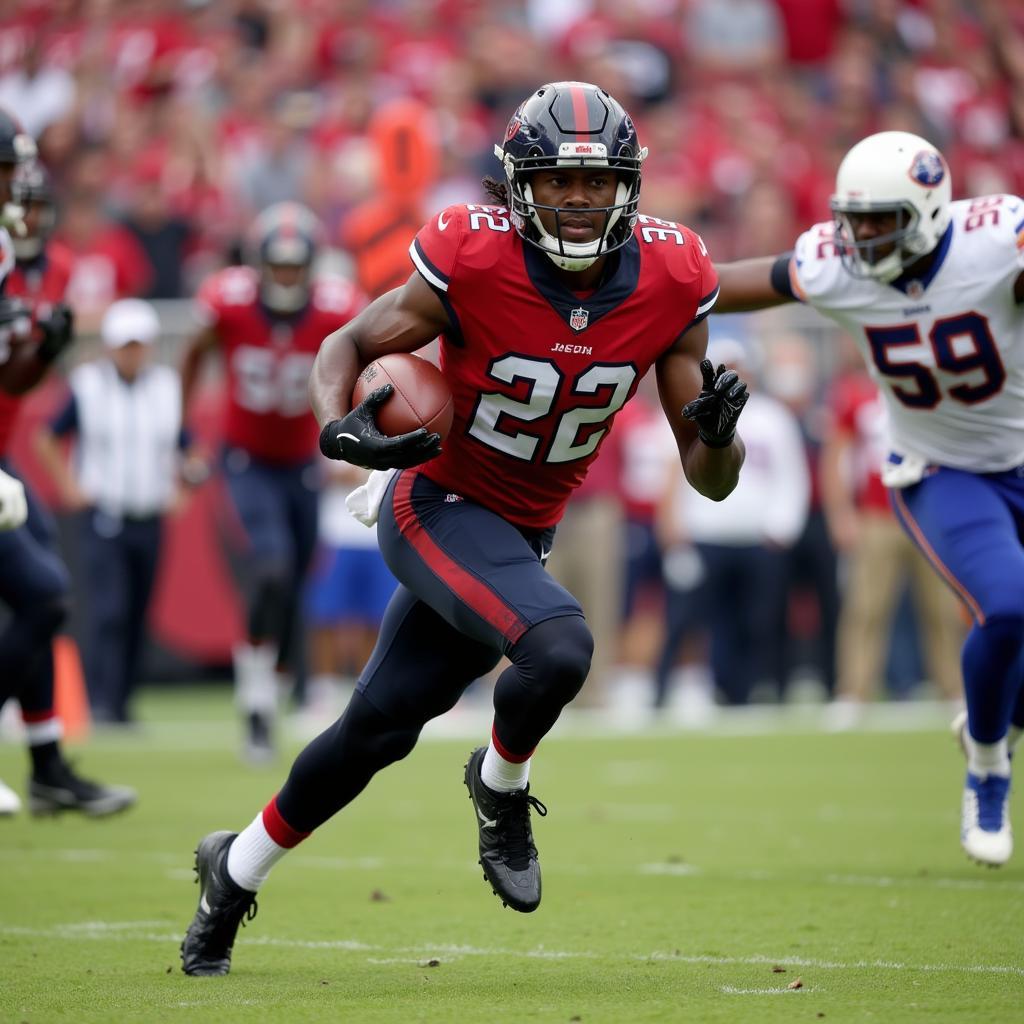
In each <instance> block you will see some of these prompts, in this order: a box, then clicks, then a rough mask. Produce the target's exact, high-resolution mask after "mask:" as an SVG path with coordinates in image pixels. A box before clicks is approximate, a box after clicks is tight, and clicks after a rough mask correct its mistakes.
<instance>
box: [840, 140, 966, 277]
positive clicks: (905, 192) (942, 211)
mask: <svg viewBox="0 0 1024 1024" xmlns="http://www.w3.org/2000/svg"><path fill="white" fill-rule="evenodd" d="M951 199H952V185H951V183H950V176H949V167H948V166H947V165H946V161H945V160H944V159H943V156H942V154H941V153H940V152H939V151H938V150H937V149H936V148H935V147H934V146H933V145H932V144H931V143H930V142H928V141H927V140H926V139H922V138H921V137H920V136H919V135H912V134H911V133H910V132H879V133H878V134H877V135H869V136H868V137H867V138H866V139H861V141H860V142H858V143H857V145H856V146H854V147H853V149H851V150H850V151H849V152H848V153H847V154H846V156H845V157H843V162H842V163H841V164H840V165H839V171H838V173H837V174H836V191H835V195H833V196H832V203H831V206H832V212H833V214H834V215H835V218H836V241H837V243H838V248H839V252H840V256H841V258H842V260H843V265H844V266H845V267H846V269H847V270H848V271H849V272H850V273H851V274H853V276H854V277H869V278H873V279H874V280H876V281H883V282H889V281H893V280H895V279H896V278H897V277H899V275H900V274H901V273H902V272H903V270H904V269H905V268H906V267H907V266H909V265H910V264H911V263H913V262H914V261H915V260H917V259H920V258H921V257H922V256H924V255H925V254H926V253H929V252H931V251H932V250H933V249H934V248H935V247H936V246H937V245H938V244H939V240H940V239H941V238H942V236H943V234H944V233H945V231H946V228H947V227H948V226H949V217H950V210H949V203H950V200H951ZM858 213H895V214H897V215H898V220H897V227H896V230H895V231H893V232H891V233H889V234H887V235H884V236H880V237H877V238H872V239H866V240H864V241H860V242H858V241H857V239H856V236H855V233H854V230H853V225H852V223H851V222H850V219H849V217H848V215H849V214H858ZM889 245H892V247H893V250H892V252H890V253H887V254H886V255H885V256H882V257H881V258H876V257H875V255H874V254H875V252H876V251H877V250H878V248H879V247H885V246H889Z"/></svg>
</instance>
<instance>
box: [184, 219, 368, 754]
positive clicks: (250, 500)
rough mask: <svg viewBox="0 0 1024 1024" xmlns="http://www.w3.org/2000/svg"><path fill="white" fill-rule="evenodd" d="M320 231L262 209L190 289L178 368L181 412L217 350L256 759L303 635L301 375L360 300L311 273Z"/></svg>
mask: <svg viewBox="0 0 1024 1024" xmlns="http://www.w3.org/2000/svg"><path fill="white" fill-rule="evenodd" d="M319 238H320V225H319V223H318V222H317V219H316V217H315V216H314V215H313V213H312V212H311V211H310V210H308V209H306V208H305V207H304V206H300V205H299V204H298V203H277V204H275V205H274V206H269V207H267V209H265V210H264V211H263V212H262V213H261V214H260V215H259V216H258V217H257V218H256V221H255V223H254V224H253V227H252V231H251V238H250V242H251V248H252V257H253V258H252V263H253V266H247V267H228V268H226V269H225V270H221V271H218V272H217V273H216V274H214V275H213V276H212V277H210V278H209V279H208V280H207V281H206V282H205V283H204V284H203V286H202V287H201V288H200V291H199V295H198V299H197V303H198V308H199V313H200V317H201V318H202V320H203V327H202V328H201V330H200V331H199V332H198V334H197V335H196V336H195V337H194V338H193V340H192V341H191V343H190V344H189V346H188V348H187V350H186V353H185V357H184V363H183V366H182V374H181V376H182V403H183V408H184V410H185V412H186V413H187V410H188V406H189V402H190V399H191V397H192V395H193V392H194V391H195V386H196V382H197V380H198V377H199V371H200V368H201V366H202V363H203V360H204V359H205V357H206V356H207V355H208V354H209V353H211V352H213V351H214V350H215V349H217V348H220V349H221V350H222V351H223V353H224V362H225V370H226V374H227V416H226V419H225V422H224V437H223V439H224V446H225V447H224V453H223V469H224V475H225V478H226V480H227V486H228V491H229V492H230V495H231V499H232V502H233V503H234V506H235V508H236V510H237V513H238V517H239V520H240V521H241V523H242V526H243V528H244V529H245V532H246V535H247V539H248V544H249V551H248V553H247V558H246V565H245V570H246V571H245V588H246V591H247V593H246V638H245V641H244V642H243V643H240V644H238V645H237V646H236V648H235V650H234V652H233V657H234V665H235V696H236V701H237V704H238V708H239V710H240V712H241V713H242V715H243V716H244V718H245V723H246V729H247V740H246V745H245V752H246V755H247V756H248V757H249V758H250V759H251V760H254V761H259V760H265V759H267V758H268V757H270V756H271V755H272V754H273V744H272V728H273V722H274V718H275V713H276V706H277V689H278V685H277V673H278V669H279V668H281V667H283V666H284V665H285V664H287V663H288V662H289V661H290V660H293V659H292V658H290V655H291V654H292V653H293V651H292V649H291V648H292V647H293V646H294V644H295V643H298V642H301V629H300V627H299V625H298V615H299V607H300V604H301V594H302V583H303V579H304V578H305V575H306V570H307V568H308V567H309V562H310V559H311V558H312V555H313V550H314V547H315V545H316V536H317V468H316V461H315V460H316V458H317V437H318V435H319V432H320V428H319V426H318V424H317V422H316V419H315V417H314V416H313V414H312V413H311V412H310V410H309V398H308V393H307V388H308V381H309V374H310V370H311V369H312V366H313V359H314V357H315V356H316V353H317V350H318V349H319V347H320V343H321V341H322V340H323V339H324V337H325V336H326V335H328V334H330V333H331V332H332V331H336V330H337V329H338V328H339V327H341V326H342V325H344V324H346V323H348V321H349V320H351V319H352V317H353V316H355V314H356V313H357V312H359V310H360V309H362V307H363V305H364V303H363V300H362V298H361V296H360V294H359V292H358V291H357V290H356V289H355V288H353V286H352V285H350V284H349V283H348V282H347V281H345V280H344V279H342V278H338V277H320V278H316V279H315V280H314V278H313V276H312V274H313V261H314V259H315V258H316V255H317V245H318V241H319ZM182 422H187V420H183V421H182Z"/></svg>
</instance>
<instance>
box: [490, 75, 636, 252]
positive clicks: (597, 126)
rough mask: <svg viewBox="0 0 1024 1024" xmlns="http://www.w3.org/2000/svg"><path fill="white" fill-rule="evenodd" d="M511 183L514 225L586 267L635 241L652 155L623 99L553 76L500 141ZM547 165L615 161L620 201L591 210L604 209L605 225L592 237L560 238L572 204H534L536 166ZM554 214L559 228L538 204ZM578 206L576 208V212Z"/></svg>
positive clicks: (593, 164)
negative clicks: (545, 220)
mask: <svg viewBox="0 0 1024 1024" xmlns="http://www.w3.org/2000/svg"><path fill="white" fill-rule="evenodd" d="M494 153H495V156H497V157H498V159H499V160H500V161H501V163H502V167H503V168H504V170H505V177H506V180H507V182H508V191H509V196H510V200H509V201H510V203H511V205H512V211H511V212H512V223H513V224H514V225H515V228H516V231H517V232H518V233H519V235H520V237H521V238H522V239H523V240H524V241H526V242H528V243H529V244H530V245H533V246H536V247H537V248H538V249H541V250H542V251H544V252H545V253H547V255H548V256H549V257H550V259H551V260H552V261H553V262H554V264H555V265H556V266H558V267H561V268H562V269H563V270H585V269H586V268H587V267H589V266H590V265H591V264H593V263H594V261H595V260H596V259H597V258H598V257H599V256H603V255H604V254H605V253H609V252H614V250H616V249H619V248H621V247H622V246H623V245H625V244H626V242H628V241H629V239H630V237H631V236H632V233H633V226H634V224H635V223H636V216H637V207H638V204H639V202H640V167H641V165H642V164H643V162H644V160H645V159H646V157H647V149H646V148H645V147H641V145H640V143H639V141H638V139H637V134H636V128H635V127H634V126H633V121H632V119H631V118H630V116H629V114H627V113H626V111H625V110H624V109H623V108H622V105H621V104H620V103H619V102H618V101H617V100H615V99H614V98H613V97H611V96H610V95H609V94H608V93H607V92H605V91H604V90H603V89H600V88H598V87H597V86H596V85H590V84H589V83H587V82H554V83H552V84H550V85H544V86H542V87H541V88H540V89H538V90H537V91H536V92H535V93H534V94H533V95H532V96H531V97H530V98H529V99H527V100H525V101H524V102H523V103H522V104H521V105H520V107H519V109H518V110H517V111H516V112H515V114H513V116H512V120H511V121H509V123H508V128H507V130H506V132H505V141H504V143H503V144H502V145H500V146H495V147H494ZM548 167H608V168H611V169H612V170H614V171H615V173H616V175H617V177H618V179H619V181H618V186H617V189H616V193H615V202H614V204H613V205H611V206H607V207H602V208H600V209H598V210H592V211H590V212H597V213H603V214H604V215H605V224H604V230H603V231H602V232H601V235H600V237H599V238H597V239H595V240H594V241H592V242H576V243H573V242H567V241H564V240H563V239H562V237H561V227H560V223H561V217H563V216H565V215H568V214H569V213H570V210H568V209H567V208H565V207H557V206H543V205H541V204H538V203H535V202H534V200H533V192H532V189H531V187H530V177H531V174H532V172H534V171H537V170H540V169H541V168H548ZM542 209H543V210H552V211H554V214H555V224H556V233H555V234H554V235H552V234H550V233H549V232H548V231H546V230H545V228H544V225H543V224H542V223H541V219H540V214H539V212H538V211H539V210H542ZM571 212H577V211H571Z"/></svg>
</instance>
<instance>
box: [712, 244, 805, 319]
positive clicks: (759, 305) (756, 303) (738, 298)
mask: <svg viewBox="0 0 1024 1024" xmlns="http://www.w3.org/2000/svg"><path fill="white" fill-rule="evenodd" d="M776 259H777V257H775V256H759V257H758V258H757V259H752V260H738V261H737V262H735V263H719V264H716V266H715V270H716V271H717V272H718V288H719V291H718V299H717V301H716V302H715V312H716V313H747V312H750V311H751V310H755V309H766V308H767V307H769V306H779V305H782V303H784V302H792V301H793V299H792V298H791V297H790V296H789V295H784V294H782V293H781V292H779V291H778V290H777V289H776V288H775V286H774V285H773V284H772V267H773V266H774V265H775V261H776Z"/></svg>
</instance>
